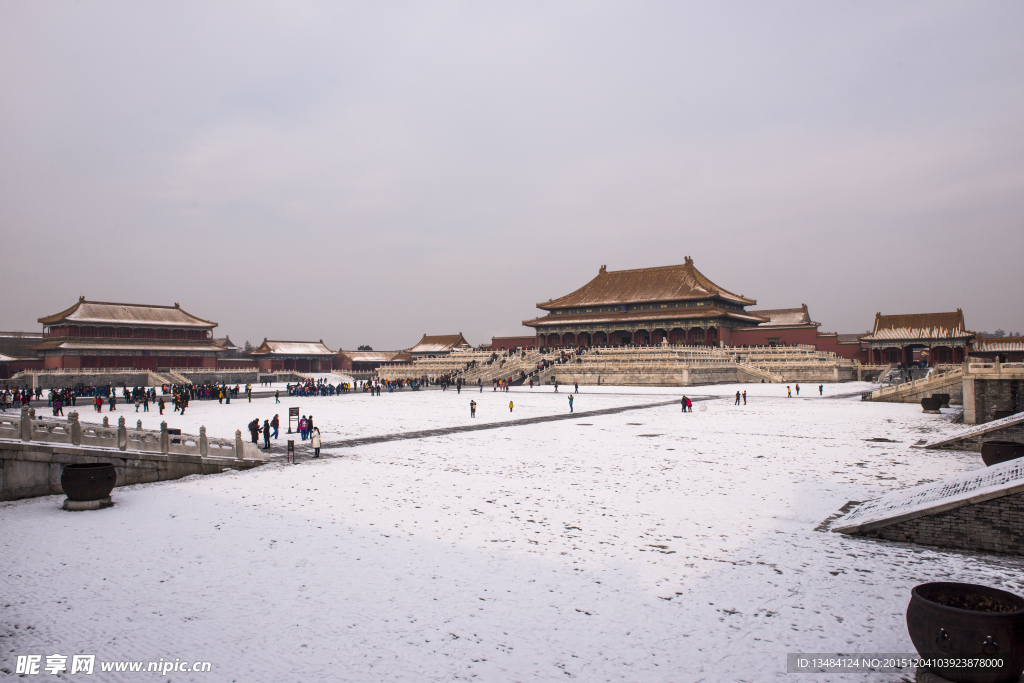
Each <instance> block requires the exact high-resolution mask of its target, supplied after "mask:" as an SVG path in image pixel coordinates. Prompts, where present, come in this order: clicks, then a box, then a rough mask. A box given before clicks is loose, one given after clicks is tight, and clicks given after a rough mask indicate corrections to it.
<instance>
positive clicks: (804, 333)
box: [723, 327, 868, 363]
mask: <svg viewBox="0 0 1024 683" xmlns="http://www.w3.org/2000/svg"><path fill="white" fill-rule="evenodd" d="M723 332H724V330H723ZM731 332H732V334H731V335H730V337H731V339H732V341H726V344H732V345H733V346H769V345H770V344H771V343H772V341H770V339H777V341H775V344H777V345H786V346H792V345H793V344H806V345H808V346H813V347H814V348H816V349H818V350H819V351H831V352H832V353H834V354H836V355H837V356H840V357H841V358H848V359H850V360H859V361H860V362H862V363H867V362H868V353H867V351H864V350H862V349H861V347H860V344H840V343H839V339H838V337H836V335H834V334H819V333H818V331H817V330H816V329H814V328H811V327H793V328H781V329H779V328H776V329H760V328H755V329H752V328H742V329H737V330H732V331H731Z"/></svg>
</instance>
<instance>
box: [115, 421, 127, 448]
mask: <svg viewBox="0 0 1024 683" xmlns="http://www.w3.org/2000/svg"><path fill="white" fill-rule="evenodd" d="M117 447H118V448H119V449H121V450H122V451H124V450H128V428H127V427H125V426H124V415H122V416H121V417H119V418H118V419H117Z"/></svg>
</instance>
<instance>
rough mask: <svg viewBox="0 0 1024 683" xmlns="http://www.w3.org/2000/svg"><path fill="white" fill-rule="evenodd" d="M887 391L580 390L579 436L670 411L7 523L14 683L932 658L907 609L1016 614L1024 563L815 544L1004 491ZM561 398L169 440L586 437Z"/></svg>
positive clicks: (285, 402)
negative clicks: (933, 488) (931, 593)
mask: <svg viewBox="0 0 1024 683" xmlns="http://www.w3.org/2000/svg"><path fill="white" fill-rule="evenodd" d="M869 386H870V385H866V384H857V383H850V384H830V385H825V387H824V394H825V395H824V396H823V397H819V396H818V392H817V386H813V387H812V386H804V387H801V389H802V391H801V395H800V396H799V397H796V396H794V397H793V398H787V397H786V388H785V386H783V385H763V384H757V385H754V384H748V385H736V386H729V385H724V386H712V387H690V388H688V389H686V390H685V391H683V390H680V389H666V388H636V387H581V389H580V392H581V393H580V394H577V395H576V396H575V397H574V398H575V406H574V408H575V410H576V411H577V412H580V411H590V410H599V409H605V408H614V407H617V406H643V405H649V404H656V403H661V402H664V401H669V400H674V401H675V403H673V404H671V405H661V406H658V407H647V408H637V409H634V410H629V411H625V412H620V413H616V414H609V415H596V416H590V417H580V418H578V419H568V420H562V421H556V422H541V423H537V424H525V425H515V426H505V427H500V426H498V427H497V428H495V429H489V430H482V431H475V432H466V433H453V434H447V435H442V436H434V437H429V438H419V439H407V440H400V441H385V442H381V443H373V444H365V445H358V446H355V447H344V448H341V447H336V448H326V449H325V453H324V456H325V457H324V458H322V459H321V460H305V461H302V462H300V463H299V464H298V465H286V464H283V463H282V462H280V461H274V462H271V463H269V464H266V465H264V466H262V467H260V468H258V469H255V470H249V471H244V472H228V473H224V474H220V475H209V476H194V477H189V478H186V479H181V480H178V481H170V482H162V483H155V484H146V485H138V486H131V487H124V488H119V489H116V490H115V491H114V494H113V496H114V500H115V501H116V505H115V506H114V507H112V508H109V509H106V510H100V511H93V512H79V513H71V512H65V511H63V510H61V509H60V504H61V501H62V497H60V496H50V497H44V498H36V499H31V500H25V501H18V502H13V503H3V504H0V529H2V533H0V557H2V558H3V560H2V561H3V571H2V574H0V575H2V576H3V582H4V591H3V603H2V604H3V612H2V619H0V635H2V637H3V639H2V641H0V642H2V647H3V649H4V655H3V657H2V658H0V660H2V661H0V669H5V670H8V671H13V669H14V659H15V657H16V655H19V654H33V653H35V654H42V655H44V656H45V655H48V654H53V653H61V654H78V653H89V654H96V655H97V660H139V661H155V660H158V659H160V658H164V659H165V660H167V659H170V660H174V659H175V658H181V659H182V660H188V661H195V660H208V661H210V662H212V663H213V670H212V672H211V673H205V674H202V673H197V674H182V673H177V674H170V675H169V678H170V679H171V680H196V681H214V680H216V681H245V682H248V681H309V680H343V681H452V680H468V679H474V678H475V679H477V680H481V681H555V680H564V679H566V678H577V679H580V680H585V681H644V682H647V681H666V682H668V681H684V680H685V681H731V680H738V681H766V680H775V679H782V678H785V677H786V676H787V674H786V673H785V672H786V654H787V653H790V652H809V653H826V652H861V653H869V652H888V653H896V652H906V653H910V652H913V651H914V649H913V645H912V644H911V642H910V639H909V637H908V635H907V632H906V625H905V619H904V614H905V610H906V605H907V602H908V600H909V596H910V589H911V588H912V587H913V586H915V585H917V584H919V583H924V582H926V581H934V580H943V579H952V580H957V581H968V582H975V583H984V584H988V585H993V586H999V587H1003V588H1005V589H1006V590H1010V591H1012V592H1017V593H1020V592H1021V589H1022V586H1024V579H1022V578H1021V577H1022V574H1021V571H1020V570H1021V567H1022V564H1024V563H1021V562H1020V561H1019V560H1017V559H1014V558H1010V557H1000V556H993V555H972V554H967V553H958V552H950V551H943V550H939V549H930V548H924V547H914V546H909V545H902V544H895V543H888V542H879V541H870V540H862V539H857V538H849V537H844V536H841V535H839V534H835V533H828V532H823V531H818V530H816V527H818V526H819V524H821V523H822V521H823V520H825V519H826V518H828V517H829V516H830V515H832V514H834V513H835V512H836V511H837V510H839V508H841V507H842V506H843V505H844V504H845V503H847V502H848V501H850V500H857V501H862V500H866V499H869V498H873V497H877V496H879V495H881V494H882V493H885V492H887V491H890V490H893V489H896V488H903V487H906V486H911V485H914V484H917V483H921V482H926V481H932V480H936V479H940V478H943V477H946V476H949V475H952V474H956V473H959V472H963V471H965V470H970V469H975V468H978V467H981V466H982V463H981V460H980V458H979V457H978V455H977V454H974V453H956V452H942V451H927V450H921V449H912V448H911V446H912V445H913V444H915V443H917V442H918V441H919V440H920V439H929V440H930V439H935V438H938V437H940V436H943V435H952V434H954V433H956V431H958V430H960V429H963V427H961V426H958V425H954V424H951V423H950V422H949V419H948V417H949V416H948V415H942V416H938V415H927V414H924V413H922V411H921V408H920V406H916V405H904V404H885V403H870V402H862V401H861V400H860V396H859V393H860V392H861V391H864V390H866V389H868V388H869ZM737 389H738V390H740V391H744V390H745V391H747V392H748V398H747V405H740V406H735V405H733V403H734V394H735V392H736V391H737ZM566 391H571V387H562V388H561V390H560V392H559V393H557V394H556V393H553V392H552V390H551V388H550V387H545V388H535V389H532V390H531V389H528V388H525V387H521V388H520V387H517V388H515V389H514V390H513V391H510V392H508V393H498V392H492V391H491V390H490V388H487V390H485V391H484V392H483V393H478V392H476V391H463V392H462V394H458V393H456V392H455V391H454V390H449V391H445V392H442V391H436V390H433V391H422V392H410V391H405V392H398V393H394V394H388V393H384V394H383V395H382V396H380V397H371V396H369V395H368V394H351V395H342V396H336V397H329V398H327V397H325V398H304V399H292V398H282V399H281V404H279V405H278V404H275V403H274V399H273V398H259V399H254V400H253V401H252V403H248V402H247V401H245V400H244V398H243V399H239V400H235V401H232V403H231V405H229V406H228V405H218V404H217V403H216V402H199V401H196V402H193V403H192V404H191V405H190V407H189V409H188V411H187V412H186V415H185V416H183V417H182V416H177V415H175V414H173V413H172V412H171V410H170V406H168V410H167V411H166V413H167V414H166V415H165V419H167V421H168V424H169V425H170V426H171V427H180V428H182V430H183V431H185V432H186V433H197V430H198V427H199V425H206V427H207V428H208V432H209V435H210V436H211V437H229V436H233V434H234V431H235V430H236V429H241V430H242V431H243V434H244V435H245V436H247V434H245V425H246V423H248V422H249V421H250V420H252V419H253V418H255V417H259V419H260V422H261V423H262V421H263V419H266V418H271V417H273V415H274V414H275V413H277V414H279V415H280V416H281V420H282V425H283V426H282V429H281V432H282V434H281V439H279V440H278V445H280V444H281V442H282V440H283V439H284V437H285V434H284V431H285V427H284V425H285V424H286V423H287V415H288V410H287V408H288V407H290V406H298V407H300V410H301V412H302V414H309V413H312V414H313V415H314V416H315V422H316V424H317V425H318V426H319V427H320V429H321V430H322V432H323V439H324V441H325V442H327V443H330V442H338V441H345V440H352V439H358V438H362V437H372V436H379V435H387V434H394V433H400V432H408V431H416V430H424V429H436V428H445V427H458V426H464V425H469V424H473V419H472V418H470V417H469V401H470V400H476V401H477V402H478V404H479V407H478V417H477V418H475V420H476V421H477V422H478V423H479V422H481V421H488V422H495V423H497V422H502V421H508V420H521V419H523V418H531V417H542V416H546V415H552V414H562V413H568V398H567V395H566V393H565V392H566ZM683 393H686V394H687V395H689V396H690V397H691V398H693V399H695V403H694V409H693V412H692V413H688V414H682V413H681V411H680V408H679V405H678V399H679V397H680V396H682V395H683ZM697 399H699V400H697ZM509 401H513V402H514V410H513V411H511V412H510V411H509V408H508V403H509ZM704 407H706V410H703V408H704ZM78 411H79V413H80V415H81V418H82V420H86V421H87V420H92V421H97V420H99V419H101V418H102V417H103V416H110V417H111V421H112V422H116V417H118V416H119V415H125V417H126V419H127V420H128V421H129V424H130V425H133V424H134V421H135V419H137V417H138V418H141V419H142V420H143V423H144V426H145V427H152V428H155V427H157V425H158V421H159V419H160V418H159V416H158V415H157V414H156V413H155V412H153V411H152V410H151V412H150V413H148V414H143V413H141V412H140V413H139V415H138V416H136V415H135V410H134V407H133V406H131V407H126V406H119V411H118V412H116V413H114V414H113V415H110V414H109V413H107V412H104V413H102V415H99V414H97V413H94V412H91V410H90V408H89V407H88V405H86V406H82V405H81V403H80V405H79V407H78ZM871 439H888V440H889V441H871ZM44 661H45V657H44ZM102 676H104V677H105V678H103V679H102V680H134V679H137V678H139V676H138V674H129V673H124V674H102ZM119 676H120V677H119ZM908 676H912V672H908ZM48 677H49V676H47V678H48ZM79 677H82V678H83V680H84V679H87V678H88V677H85V676H80V675H77V674H76V675H67V676H66V678H67V679H69V680H76V679H77V678H79ZM149 678H155V677H154V676H153V675H152V674H150V675H149ZM814 678H815V680H856V681H863V680H878V681H881V680H899V679H900V675H894V674H872V675H865V674H856V675H853V674H851V675H848V676H846V677H845V678H844V677H843V676H838V675H835V676H815V677H814ZM161 680H165V679H161Z"/></svg>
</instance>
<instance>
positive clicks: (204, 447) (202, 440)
mask: <svg viewBox="0 0 1024 683" xmlns="http://www.w3.org/2000/svg"><path fill="white" fill-rule="evenodd" d="M209 454H210V441H209V439H207V438H206V427H205V426H203V427H200V428H199V455H202V456H207V455H209Z"/></svg>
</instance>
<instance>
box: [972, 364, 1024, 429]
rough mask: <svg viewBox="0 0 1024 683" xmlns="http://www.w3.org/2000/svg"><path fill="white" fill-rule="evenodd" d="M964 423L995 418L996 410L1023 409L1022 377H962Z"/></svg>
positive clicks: (975, 422)
mask: <svg viewBox="0 0 1024 683" xmlns="http://www.w3.org/2000/svg"><path fill="white" fill-rule="evenodd" d="M963 387H964V389H963V391H964V424H969V425H972V424H983V423H985V422H991V421H992V420H994V419H995V412H996V411H997V410H1012V411H1014V412H1020V411H1024V378H992V377H985V376H984V375H981V376H974V375H967V376H965V377H964V384H963Z"/></svg>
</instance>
